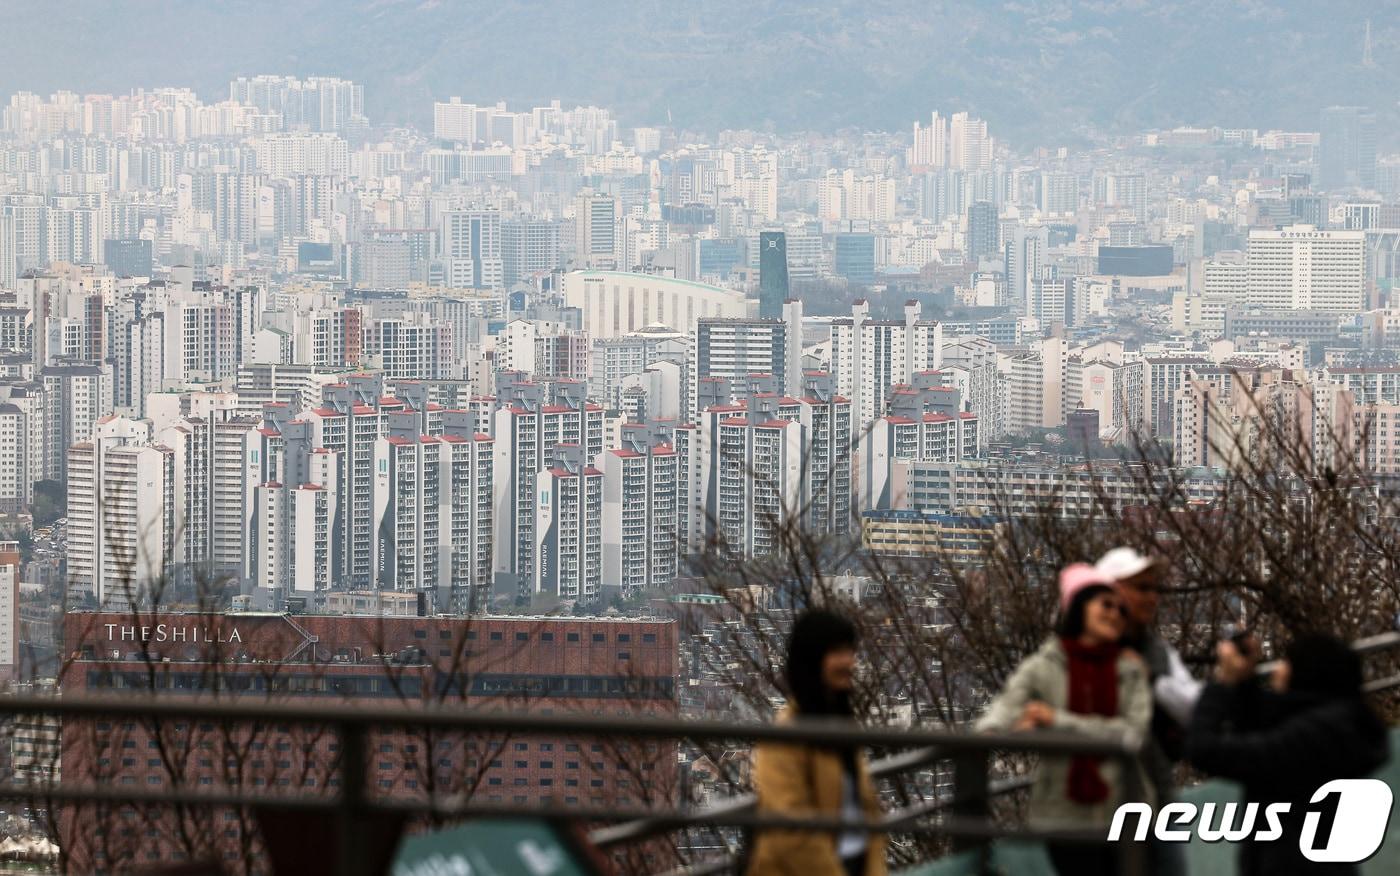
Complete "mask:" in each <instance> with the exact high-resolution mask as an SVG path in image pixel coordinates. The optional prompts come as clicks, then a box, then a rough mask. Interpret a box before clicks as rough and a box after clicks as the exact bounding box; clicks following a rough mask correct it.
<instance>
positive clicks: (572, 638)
mask: <svg viewBox="0 0 1400 876" xmlns="http://www.w3.org/2000/svg"><path fill="white" fill-rule="evenodd" d="M566 638H567V639H568V641H570V642H577V641H578V633H569V635H568V636H567V637H566Z"/></svg>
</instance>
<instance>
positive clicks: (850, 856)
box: [748, 610, 886, 876]
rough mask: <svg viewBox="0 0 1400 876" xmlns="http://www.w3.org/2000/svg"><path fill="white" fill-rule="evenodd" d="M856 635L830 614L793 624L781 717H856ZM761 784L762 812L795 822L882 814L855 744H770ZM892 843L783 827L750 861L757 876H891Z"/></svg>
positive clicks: (759, 760)
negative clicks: (888, 845)
mask: <svg viewBox="0 0 1400 876" xmlns="http://www.w3.org/2000/svg"><path fill="white" fill-rule="evenodd" d="M855 658H856V631H855V628H854V627H853V626H852V625H851V623H850V621H848V620H846V619H845V618H843V617H841V616H839V615H836V614H833V613H831V612H828V611H818V610H814V611H809V612H807V613H806V614H804V615H802V616H801V617H800V618H798V619H797V622H796V623H794V624H793V628H792V635H791V636H790V637H789V639H788V660H787V667H786V672H785V674H786V676H787V683H788V693H789V701H788V706H787V708H785V709H784V710H783V713H782V715H780V716H779V718H778V720H779V722H780V723H787V722H791V721H793V720H800V718H801V717H805V716H808V715H813V716H826V717H833V716H840V717H847V718H852V719H854V713H853V711H852V709H851V690H852V687H853V686H854V681H855ZM754 786H755V788H756V789H757V791H758V811H759V813H760V814H777V815H784V816H789V817H798V818H800V817H803V816H818V817H827V818H831V817H836V816H842V817H844V818H845V819H847V820H860V819H865V820H873V819H875V818H878V817H879V815H880V802H879V799H878V798H877V796H876V793H875V784H874V782H872V781H871V779H870V772H869V769H868V767H867V764H866V761H865V756H864V755H863V754H862V753H861V752H860V751H858V750H857V749H855V748H854V747H845V746H822V745H813V744H805V743H804V744H791V743H777V742H765V743H760V744H759V745H757V746H755V747H754ZM885 872H886V871H885V838H884V836H883V835H881V834H874V833H865V832H861V831H839V832H833V831H829V830H828V831H820V830H779V829H769V830H763V831H760V832H759V833H757V835H756V839H755V842H754V846H753V849H752V852H751V855H750V858H749V866H748V873H750V874H754V876H759V874H763V876H768V874H779V876H781V874H791V876H885Z"/></svg>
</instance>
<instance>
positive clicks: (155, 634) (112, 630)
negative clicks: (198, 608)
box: [102, 624, 243, 644]
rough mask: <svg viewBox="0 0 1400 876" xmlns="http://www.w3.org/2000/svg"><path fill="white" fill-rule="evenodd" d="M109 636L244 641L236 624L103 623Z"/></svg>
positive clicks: (126, 639)
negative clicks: (138, 624) (213, 625)
mask: <svg viewBox="0 0 1400 876" xmlns="http://www.w3.org/2000/svg"><path fill="white" fill-rule="evenodd" d="M102 626H103V627H105V628H106V630H107V638H108V639H109V640H111V641H113V642H117V641H121V642H205V643H219V644H224V643H229V642H239V643H241V642H242V641H243V636H242V635H241V634H240V633H239V632H238V627H236V626H227V627H223V626H217V627H206V626H199V625H193V624H151V625H149V626H144V625H143V626H137V625H134V624H103V625H102Z"/></svg>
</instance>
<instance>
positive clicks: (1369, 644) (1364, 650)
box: [1254, 631, 1400, 675]
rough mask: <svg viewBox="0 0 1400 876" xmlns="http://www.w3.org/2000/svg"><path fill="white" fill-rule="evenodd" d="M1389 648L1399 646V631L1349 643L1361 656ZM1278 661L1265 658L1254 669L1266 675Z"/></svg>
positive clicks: (1366, 637) (1378, 634)
mask: <svg viewBox="0 0 1400 876" xmlns="http://www.w3.org/2000/svg"><path fill="white" fill-rule="evenodd" d="M1391 648H1400V631H1392V632H1388V633H1377V634H1376V635H1374V636H1365V637H1363V638H1360V639H1357V640H1356V641H1354V642H1352V643H1351V650H1353V651H1355V652H1356V653H1358V654H1361V655H1363V656H1364V655H1366V654H1372V653H1375V652H1376V651H1386V650H1389V649H1391ZM1279 662H1280V661H1278V660H1267V661H1265V662H1263V663H1260V664H1259V665H1258V666H1256V667H1255V668H1254V671H1255V672H1257V673H1259V674H1260V675H1268V674H1270V673H1271V672H1273V671H1274V669H1275V667H1277V666H1278V665H1279Z"/></svg>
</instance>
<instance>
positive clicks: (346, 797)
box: [335, 723, 371, 876]
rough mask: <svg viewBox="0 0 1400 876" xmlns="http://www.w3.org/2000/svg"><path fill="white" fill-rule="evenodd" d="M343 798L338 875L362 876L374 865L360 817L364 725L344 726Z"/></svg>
mask: <svg viewBox="0 0 1400 876" xmlns="http://www.w3.org/2000/svg"><path fill="white" fill-rule="evenodd" d="M337 730H338V732H337V734H336V735H337V736H339V737H340V798H339V800H338V801H337V803H336V809H335V823H336V845H337V849H336V851H337V853H338V854H337V860H336V872H337V873H339V874H340V876H361V874H364V873H367V868H368V867H369V866H371V865H370V862H369V860H368V859H367V856H366V855H365V850H364V847H363V846H364V843H363V842H362V839H363V833H362V831H360V829H359V828H360V818H361V816H362V814H363V813H364V802H365V733H366V732H367V730H366V728H365V726H364V725H362V724H350V723H345V724H340V725H339V726H338V728H337Z"/></svg>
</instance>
